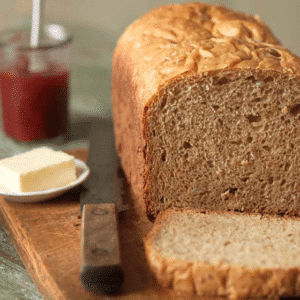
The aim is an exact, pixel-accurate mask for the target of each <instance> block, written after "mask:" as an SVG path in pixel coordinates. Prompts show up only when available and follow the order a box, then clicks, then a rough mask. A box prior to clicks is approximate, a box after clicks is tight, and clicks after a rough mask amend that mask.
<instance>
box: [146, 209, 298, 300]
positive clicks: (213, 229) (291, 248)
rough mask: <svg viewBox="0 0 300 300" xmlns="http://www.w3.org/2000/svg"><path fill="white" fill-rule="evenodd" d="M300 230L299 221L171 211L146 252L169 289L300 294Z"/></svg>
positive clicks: (159, 224) (160, 220) (201, 292)
mask: <svg viewBox="0 0 300 300" xmlns="http://www.w3.org/2000/svg"><path fill="white" fill-rule="evenodd" d="M299 229H300V221H299V219H291V218H290V219H287V218H275V217H274V218H271V217H262V216H260V215H244V214H237V213H224V214H217V213H206V214H204V213H201V212H195V211H191V210H186V211H182V210H178V211H177V212H174V211H171V210H169V211H167V212H164V213H162V215H161V214H159V216H158V218H157V220H156V222H155V225H154V228H153V229H152V232H151V233H150V234H149V235H148V236H147V238H146V242H145V245H146V254H147V257H148V261H149V263H150V266H151V268H152V270H153V271H154V273H155V274H156V276H157V278H158V280H159V282H161V283H162V285H163V286H165V287H174V288H175V289H178V290H186V291H190V292H196V293H197V294H199V295H214V296H217V295H218V296H228V297H229V298H231V299H248V298H249V297H273V298H274V297H279V296H296V295H299V293H300V285H299V283H300V282H299V280H300V276H299V266H300V258H299V247H300V239H299V234H298V232H299Z"/></svg>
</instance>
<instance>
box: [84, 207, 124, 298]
mask: <svg viewBox="0 0 300 300" xmlns="http://www.w3.org/2000/svg"><path fill="white" fill-rule="evenodd" d="M81 224H82V228H81V249H80V250H81V251H80V254H81V258H80V264H81V266H80V267H81V274H80V278H81V282H82V284H83V286H84V288H85V289H86V290H87V291H93V292H99V293H105V294H117V293H119V292H120V291H121V285H122V283H123V280H124V275H123V271H122V268H121V258H120V244H119V234H118V225H117V210H116V205H115V204H113V203H105V204H86V205H84V207H83V210H82V222H81Z"/></svg>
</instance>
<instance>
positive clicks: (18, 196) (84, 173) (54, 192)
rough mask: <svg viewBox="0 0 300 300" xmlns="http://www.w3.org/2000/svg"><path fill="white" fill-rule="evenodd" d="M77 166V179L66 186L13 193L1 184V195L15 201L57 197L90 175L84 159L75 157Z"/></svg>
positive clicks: (37, 200)
mask: <svg viewBox="0 0 300 300" xmlns="http://www.w3.org/2000/svg"><path fill="white" fill-rule="evenodd" d="M75 166H76V177H77V179H76V180H75V181H74V182H72V183H70V184H68V185H66V186H63V187H60V188H55V189H50V190H45V191H38V192H29V193H13V192H11V191H9V190H8V189H6V188H4V187H3V186H2V185H0V196H3V197H4V198H6V199H8V200H11V201H14V202H40V201H45V200H49V199H53V198H56V197H58V196H61V195H62V194H64V193H66V192H67V191H69V190H70V189H72V188H74V187H76V186H78V185H79V184H81V183H83V182H84V181H85V180H86V179H87V177H88V176H89V174H90V169H89V167H88V166H87V165H86V164H85V163H84V162H83V161H81V160H79V159H75Z"/></svg>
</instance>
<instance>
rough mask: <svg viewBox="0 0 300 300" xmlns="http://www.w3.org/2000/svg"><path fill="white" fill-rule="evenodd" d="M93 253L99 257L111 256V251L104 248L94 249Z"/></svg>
mask: <svg viewBox="0 0 300 300" xmlns="http://www.w3.org/2000/svg"><path fill="white" fill-rule="evenodd" d="M92 253H93V254H94V255H98V256H106V255H109V250H107V249H102V248H94V249H92Z"/></svg>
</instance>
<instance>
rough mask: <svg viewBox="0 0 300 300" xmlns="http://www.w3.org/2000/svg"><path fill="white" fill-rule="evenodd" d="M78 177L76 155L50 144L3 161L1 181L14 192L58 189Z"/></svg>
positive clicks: (0, 182)
mask: <svg viewBox="0 0 300 300" xmlns="http://www.w3.org/2000/svg"><path fill="white" fill-rule="evenodd" d="M75 179H76V169H75V159H74V157H73V156H72V155H69V154H67V153H64V152H62V151H54V150H52V149H50V148H47V147H42V148H37V149H34V150H32V151H29V152H25V153H23V154H19V155H16V156H13V157H10V158H5V159H2V160H0V184H1V185H2V186H3V187H4V188H6V189H8V190H10V191H11V192H14V193H26V192H36V191H44V190H48V189H53V188H58V187H62V186H65V185H67V184H69V183H71V182H73V181H74V180H75Z"/></svg>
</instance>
